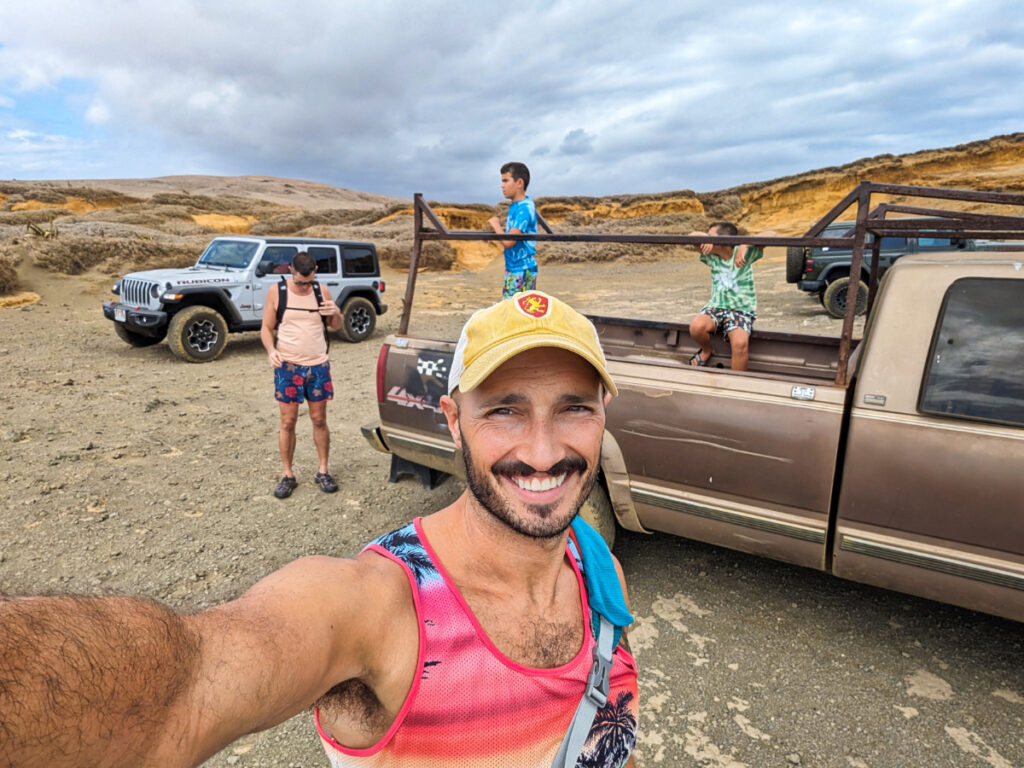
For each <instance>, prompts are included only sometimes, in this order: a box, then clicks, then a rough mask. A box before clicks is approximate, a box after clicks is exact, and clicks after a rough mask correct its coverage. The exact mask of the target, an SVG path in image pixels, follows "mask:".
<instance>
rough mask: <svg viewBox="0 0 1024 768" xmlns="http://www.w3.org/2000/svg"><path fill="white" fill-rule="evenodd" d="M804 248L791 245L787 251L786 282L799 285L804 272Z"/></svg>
mask: <svg viewBox="0 0 1024 768" xmlns="http://www.w3.org/2000/svg"><path fill="white" fill-rule="evenodd" d="M805 258H806V257H805V256H804V247H803V246H802V245H791V246H789V247H788V248H787V249H786V282H787V283H799V282H800V276H801V275H802V274H803V272H804V259H805Z"/></svg>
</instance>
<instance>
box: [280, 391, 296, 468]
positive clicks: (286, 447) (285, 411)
mask: <svg viewBox="0 0 1024 768" xmlns="http://www.w3.org/2000/svg"><path fill="white" fill-rule="evenodd" d="M278 406H280V408H281V431H280V432H278V435H277V444H278V447H279V448H280V450H281V463H282V464H283V465H284V475H285V477H295V472H294V471H293V470H292V460H293V459H294V458H295V422H296V421H298V418H299V404H298V403H278Z"/></svg>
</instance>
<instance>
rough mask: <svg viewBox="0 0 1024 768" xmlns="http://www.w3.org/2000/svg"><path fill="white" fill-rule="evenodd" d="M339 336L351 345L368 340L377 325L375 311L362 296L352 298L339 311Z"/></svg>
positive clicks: (371, 304)
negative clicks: (340, 317)
mask: <svg viewBox="0 0 1024 768" xmlns="http://www.w3.org/2000/svg"><path fill="white" fill-rule="evenodd" d="M341 315H342V323H341V335H342V336H344V337H345V339H346V340H348V341H351V342H353V343H355V342H357V341H362V340H363V339H366V338H369V336H370V334H371V333H373V328H374V326H375V325H376V324H377V311H376V310H375V309H374V308H373V302H371V301H370V300H369V299H364V298H363V297H362V296H353V297H352V298H351V299H349V300H348V301H346V302H345V306H344V307H342V310H341Z"/></svg>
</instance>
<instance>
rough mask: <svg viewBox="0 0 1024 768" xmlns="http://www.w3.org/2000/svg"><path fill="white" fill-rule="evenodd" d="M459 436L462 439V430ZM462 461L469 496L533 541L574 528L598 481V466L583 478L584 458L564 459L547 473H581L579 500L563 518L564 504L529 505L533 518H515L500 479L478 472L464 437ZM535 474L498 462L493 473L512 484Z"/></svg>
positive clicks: (520, 466) (513, 463) (525, 466)
mask: <svg viewBox="0 0 1024 768" xmlns="http://www.w3.org/2000/svg"><path fill="white" fill-rule="evenodd" d="M459 434H460V436H461V430H460V432H459ZM462 460H463V462H464V464H465V466H466V484H467V485H468V486H469V492H470V493H471V494H472V495H473V498H474V499H476V500H477V502H478V503H479V504H480V506H482V507H483V508H484V509H486V510H487V511H488V512H490V513H491V514H492V515H493V516H494V517H495V518H497V519H498V520H500V521H501V522H503V523H504V524H505V525H507V526H508V527H509V528H511V529H512V530H513V531H515V532H516V533H519V534H522V535H523V536H528V537H529V538H531V539H553V538H557V537H558V536H561V535H562V533H564V532H565V529H566V528H568V527H569V526H570V525H571V524H572V521H573V518H574V517H576V513H577V512H579V509H580V507H582V506H583V502H585V501H586V500H587V496H589V495H590V491H591V489H592V488H593V487H594V483H595V482H596V480H597V469H596V465H595V468H593V469H591V470H590V471H589V472H587V473H586V474H584V472H586V471H587V462H586V461H585V460H584V459H583V458H582V457H579V456H573V457H568V458H565V459H562V460H561V461H559V462H558V463H557V464H555V465H553V466H552V467H550V468H549V469H547V470H545V472H546V474H547V475H549V476H552V477H554V476H558V475H561V474H562V473H570V472H578V473H580V476H581V477H582V481H583V482H582V484H581V487H580V493H579V496H578V497H577V498H576V500H575V501H574V502H573V504H571V505H570V506H569V507H568V511H567V512H566V513H565V514H564V515H562V516H557V515H556V511H557V506H558V503H562V504H564V500H560V501H559V502H556V503H554V504H529V505H527V509H528V510H529V512H530V513H531V514H532V515H533V516H534V517H531V518H524V517H521V516H519V515H517V514H516V512H515V510H514V509H513V507H512V503H511V502H510V501H509V499H507V498H504V497H502V495H501V493H500V492H499V490H498V482H499V481H498V479H497V477H486V476H484V475H483V474H481V473H478V472H477V471H476V468H475V467H474V465H473V455H472V453H471V452H470V450H469V443H467V442H466V438H465V437H462ZM534 472H536V469H535V468H534V467H531V466H530V465H529V464H526V463H524V462H521V461H513V460H506V461H499V462H497V463H496V464H494V465H493V466H492V467H491V469H490V473H491V475H492V476H505V477H508V478H509V479H510V480H511V478H512V477H513V476H514V475H521V476H527V477H528V476H530V475H531V474H533V473H534ZM512 482H514V481H512Z"/></svg>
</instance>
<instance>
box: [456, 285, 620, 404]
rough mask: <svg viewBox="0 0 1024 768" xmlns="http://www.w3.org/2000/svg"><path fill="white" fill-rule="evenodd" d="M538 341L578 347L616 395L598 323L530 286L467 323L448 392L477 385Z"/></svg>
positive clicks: (542, 344) (574, 349)
mask: <svg viewBox="0 0 1024 768" xmlns="http://www.w3.org/2000/svg"><path fill="white" fill-rule="evenodd" d="M537 347H557V348H558V349H565V350H568V351H569V352H575V353H576V354H577V355H579V356H580V357H582V358H583V359H584V360H586V361H587V362H588V363H590V364H591V365H592V366H594V369H595V370H596V371H597V372H598V373H599V374H600V376H601V379H602V380H603V381H604V385H605V387H606V388H607V390H608V391H609V392H611V393H612V394H613V395H617V394H618V390H617V389H616V388H615V382H614V381H612V377H611V375H610V374H609V373H608V369H607V367H606V366H607V363H606V362H605V359H604V352H603V351H602V350H601V342H600V340H599V339H598V337H597V329H596V328H594V324H593V323H591V322H590V321H589V320H587V318H585V317H584V316H583V315H581V314H580V313H579V312H577V311H576V310H575V309H573V308H572V307H570V306H569V305H568V304H566V303H565V302H564V301H561V300H560V299H556V298H555V297H554V296H549V295H548V294H546V293H542V292H540V291H524V292H522V293H517V294H516V295H515V296H513V297H512V298H511V299H506V300H504V301H501V302H499V303H497V304H495V305H493V306H490V307H487V308H485V309H480V310H477V311H476V312H474V313H473V316H472V317H470V318H469V320H468V321H467V322H466V325H465V326H463V328H462V334H461V335H460V336H459V343H458V345H457V346H456V347H455V359H454V360H452V367H451V371H450V372H449V374H448V394H449V395H450V394H451V393H452V392H454V391H455V388H456V387H458V388H459V389H460V390H461V391H462V392H469V391H470V390H472V389H475V388H476V387H477V386H479V385H480V383H481V382H482V381H483V380H484V379H486V378H487V377H488V376H490V375H491V374H492V373H494V371H495V369H497V368H498V366H500V365H501V364H502V363H504V362H505V361H506V360H509V359H511V358H513V357H515V356H516V355H518V354H520V353H521V352H525V351H526V350H528V349H535V348H537Z"/></svg>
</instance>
